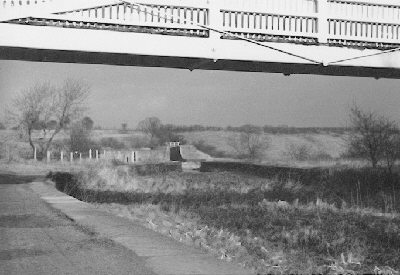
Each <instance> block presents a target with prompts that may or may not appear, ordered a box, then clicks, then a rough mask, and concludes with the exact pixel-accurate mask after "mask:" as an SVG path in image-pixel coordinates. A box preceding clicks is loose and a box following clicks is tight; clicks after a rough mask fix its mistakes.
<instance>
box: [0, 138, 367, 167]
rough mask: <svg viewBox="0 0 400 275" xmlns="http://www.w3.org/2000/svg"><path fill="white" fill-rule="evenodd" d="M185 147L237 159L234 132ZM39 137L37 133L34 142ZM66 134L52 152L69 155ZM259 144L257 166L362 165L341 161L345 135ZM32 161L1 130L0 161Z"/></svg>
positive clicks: (113, 144) (112, 143)
mask: <svg viewBox="0 0 400 275" xmlns="http://www.w3.org/2000/svg"><path fill="white" fill-rule="evenodd" d="M180 134H182V135H183V136H184V138H185V140H186V141H187V143H188V144H194V145H198V144H199V143H202V144H203V145H205V146H202V147H201V148H199V149H200V150H204V152H205V153H207V154H209V155H211V156H212V157H218V158H221V157H222V158H236V157H237V152H236V151H235V150H234V149H233V148H232V147H231V146H230V145H229V140H230V139H232V138H234V137H235V136H238V135H239V134H238V133H237V132H229V131H203V132H184V133H180ZM40 135H41V133H39V132H36V133H35V135H34V139H35V140H36V139H38V138H39V137H40ZM68 139H69V136H68V132H61V133H60V134H59V135H57V136H56V138H55V141H54V146H53V149H52V150H53V151H54V150H55V151H57V150H61V148H63V150H64V151H68ZM91 139H92V140H93V141H94V142H95V143H96V144H99V146H100V147H101V148H102V149H115V150H120V149H133V148H135V149H136V148H143V147H147V146H148V145H147V144H148V139H147V138H146V136H145V135H144V134H143V133H141V132H137V131H129V132H127V133H121V132H120V131H119V130H94V131H92V133H91ZM262 140H263V141H264V143H265V144H268V148H266V149H265V150H263V152H262V157H261V159H260V160H259V162H261V163H264V164H280V165H293V166H334V165H338V164H340V165H347V166H349V165H350V166H351V165H352V166H354V165H361V166H362V165H364V163H359V162H355V161H353V160H350V161H349V160H347V159H344V158H343V157H342V156H343V154H344V153H345V152H346V148H347V147H346V134H337V133H327V132H321V133H318V134H317V133H313V134H263V135H262ZM10 155H12V156H13V157H12V159H19V158H22V159H23V158H32V151H31V148H30V146H29V144H28V143H27V141H26V138H24V137H23V136H21V135H20V134H19V133H18V132H17V131H11V130H0V158H10V157H9V156H10Z"/></svg>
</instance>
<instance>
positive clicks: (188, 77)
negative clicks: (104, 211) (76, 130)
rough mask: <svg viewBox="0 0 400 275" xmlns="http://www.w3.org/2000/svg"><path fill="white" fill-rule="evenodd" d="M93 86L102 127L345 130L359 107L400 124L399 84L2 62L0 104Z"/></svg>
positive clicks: (93, 112) (93, 104) (95, 111)
mask: <svg viewBox="0 0 400 275" xmlns="http://www.w3.org/2000/svg"><path fill="white" fill-rule="evenodd" d="M68 77H69V78H76V79H82V80H84V81H86V82H87V83H88V84H89V85H90V86H91V88H92V93H91V98H90V101H89V107H90V111H89V115H90V116H91V117H92V118H93V120H94V121H95V124H96V125H101V126H105V127H120V125H121V123H123V122H126V123H128V125H129V126H130V127H135V126H136V125H137V123H138V122H139V121H140V120H142V119H144V118H145V117H148V116H157V117H159V118H160V119H161V120H162V122H163V123H173V124H182V125H183V124H184V125H190V124H203V125H214V126H227V125H232V126H236V125H242V124H247V123H251V124H256V125H267V124H268V125H280V124H286V125H289V126H346V122H347V116H348V109H349V106H350V105H351V104H352V102H357V104H358V105H360V106H361V107H362V108H365V109H368V110H374V111H376V112H379V113H381V114H384V115H386V116H389V117H390V118H392V119H395V120H398V121H400V109H399V107H400V89H399V86H400V85H399V84H400V80H388V79H380V80H375V79H371V78H355V77H334V76H314V75H291V76H283V75H281V74H270V73H243V72H221V71H201V70H197V71H193V72H190V71H189V70H178V69H164V68H140V67H122V66H110V65H81V64H59V63H39V62H24V61H0V106H1V108H4V105H5V104H6V103H7V102H9V101H10V99H11V98H12V97H13V96H14V95H15V94H16V93H18V92H20V91H21V90H22V89H24V88H27V87H29V86H31V85H32V84H34V83H35V82H38V81H52V82H54V83H60V82H62V81H63V80H64V79H65V78H68Z"/></svg>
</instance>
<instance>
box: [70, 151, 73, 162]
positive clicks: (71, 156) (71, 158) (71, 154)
mask: <svg viewBox="0 0 400 275" xmlns="http://www.w3.org/2000/svg"><path fill="white" fill-rule="evenodd" d="M69 161H70V162H73V161H74V153H72V152H71V153H69Z"/></svg>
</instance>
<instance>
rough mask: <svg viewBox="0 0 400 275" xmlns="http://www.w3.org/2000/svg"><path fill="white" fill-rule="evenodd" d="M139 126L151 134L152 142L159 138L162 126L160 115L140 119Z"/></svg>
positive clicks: (148, 134)
mask: <svg viewBox="0 0 400 275" xmlns="http://www.w3.org/2000/svg"><path fill="white" fill-rule="evenodd" d="M137 128H138V129H139V130H140V131H142V132H143V133H145V134H146V135H147V136H149V138H150V143H152V142H154V139H155V138H157V135H158V134H159V132H160V130H161V128H162V123H161V120H160V119H159V118H158V117H148V118H145V119H144V120H142V121H140V122H139V124H138V127H137Z"/></svg>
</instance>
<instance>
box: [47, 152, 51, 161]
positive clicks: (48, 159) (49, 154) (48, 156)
mask: <svg viewBox="0 0 400 275" xmlns="http://www.w3.org/2000/svg"><path fill="white" fill-rule="evenodd" d="M46 154H47V156H46V157H47V162H50V157H51V152H50V151H47V152H46Z"/></svg>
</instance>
